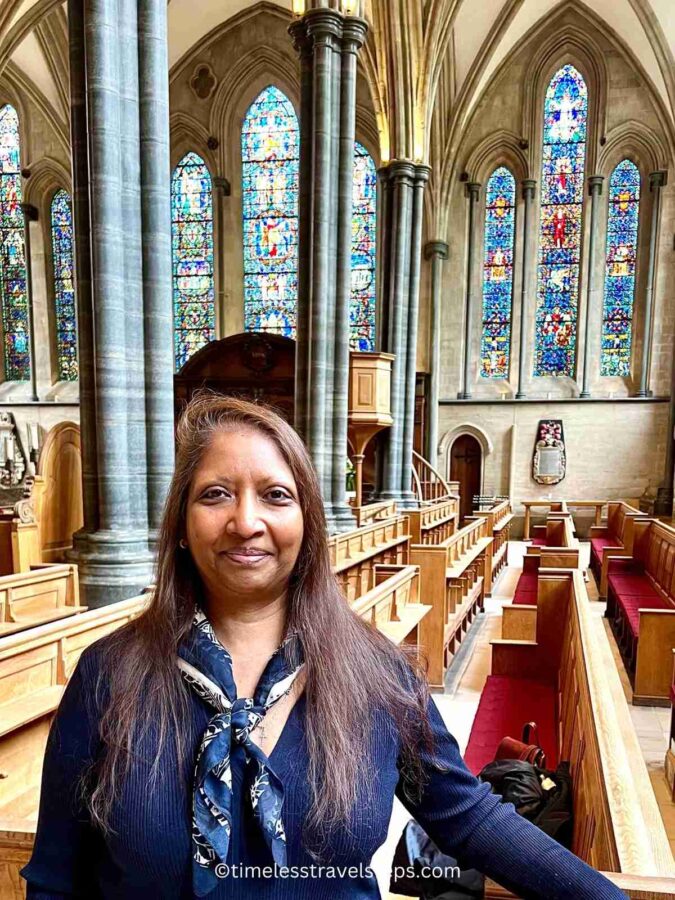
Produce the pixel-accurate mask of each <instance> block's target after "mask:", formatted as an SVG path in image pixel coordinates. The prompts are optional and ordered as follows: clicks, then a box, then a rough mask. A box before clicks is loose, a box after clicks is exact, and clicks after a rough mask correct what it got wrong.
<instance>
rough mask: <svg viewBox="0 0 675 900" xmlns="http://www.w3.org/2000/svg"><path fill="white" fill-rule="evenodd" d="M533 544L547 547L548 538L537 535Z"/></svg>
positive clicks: (533, 539)
mask: <svg viewBox="0 0 675 900" xmlns="http://www.w3.org/2000/svg"><path fill="white" fill-rule="evenodd" d="M532 544H533V545H534V546H535V547H546V546H547V544H546V538H545V537H543V538H537V537H536V538H532Z"/></svg>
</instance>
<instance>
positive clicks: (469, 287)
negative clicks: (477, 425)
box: [457, 181, 481, 400]
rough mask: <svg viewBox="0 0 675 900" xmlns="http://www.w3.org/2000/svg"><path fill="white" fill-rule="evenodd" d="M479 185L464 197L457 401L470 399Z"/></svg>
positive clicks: (472, 186)
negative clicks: (461, 333) (461, 346)
mask: <svg viewBox="0 0 675 900" xmlns="http://www.w3.org/2000/svg"><path fill="white" fill-rule="evenodd" d="M480 187H481V186H480V184H479V182H477V181H470V182H469V183H468V184H467V186H466V196H467V197H468V198H469V235H468V238H467V251H466V309H465V311H464V378H463V382H464V383H463V386H462V390H461V391H460V392H459V393H458V394H457V397H458V399H459V400H469V399H470V398H471V338H472V317H473V309H474V306H475V305H476V298H475V296H474V295H475V289H474V282H475V279H474V277H473V265H474V262H473V261H474V259H475V257H476V255H477V250H478V248H477V246H476V234H475V232H476V226H475V222H476V206H477V205H478V198H479V196H480Z"/></svg>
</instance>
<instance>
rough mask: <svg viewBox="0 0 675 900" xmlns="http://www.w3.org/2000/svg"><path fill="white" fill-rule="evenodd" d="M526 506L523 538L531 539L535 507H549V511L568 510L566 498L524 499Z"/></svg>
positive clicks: (525, 539) (562, 511)
mask: <svg viewBox="0 0 675 900" xmlns="http://www.w3.org/2000/svg"><path fill="white" fill-rule="evenodd" d="M522 505H523V506H524V507H525V521H524V523H523V540H524V541H529V540H530V527H531V524H532V510H533V509H535V510H536V509H548V510H549V512H561V513H564V512H567V506H566V505H565V501H564V500H523V503H522Z"/></svg>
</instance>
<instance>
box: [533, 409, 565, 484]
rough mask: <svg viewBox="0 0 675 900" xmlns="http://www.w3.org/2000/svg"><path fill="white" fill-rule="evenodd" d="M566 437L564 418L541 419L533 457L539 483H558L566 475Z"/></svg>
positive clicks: (536, 478) (535, 478) (535, 475)
mask: <svg viewBox="0 0 675 900" xmlns="http://www.w3.org/2000/svg"><path fill="white" fill-rule="evenodd" d="M566 463H567V461H566V456H565V437H564V434H563V423H562V419H540V421H539V427H538V428H537V439H536V440H535V442H534V456H533V457H532V477H533V478H534V480H535V481H536V482H537V484H558V482H560V481H562V480H563V478H564V477H565V469H566Z"/></svg>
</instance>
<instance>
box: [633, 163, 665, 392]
mask: <svg viewBox="0 0 675 900" xmlns="http://www.w3.org/2000/svg"><path fill="white" fill-rule="evenodd" d="M667 182H668V173H667V172H663V171H660V172H652V173H651V174H650V176H649V190H650V191H651V192H652V194H653V195H654V196H653V198H652V221H651V228H650V232H649V266H648V269H647V289H646V291H645V318H644V333H643V338H642V367H641V370H640V386H639V388H638V390H637V393H636V395H635V396H636V397H649V394H650V391H649V369H650V367H651V362H652V339H653V335H652V323H653V321H654V282H655V280H656V245H657V242H658V237H659V214H660V211H661V188H663V187H665V185H666V184H667Z"/></svg>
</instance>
